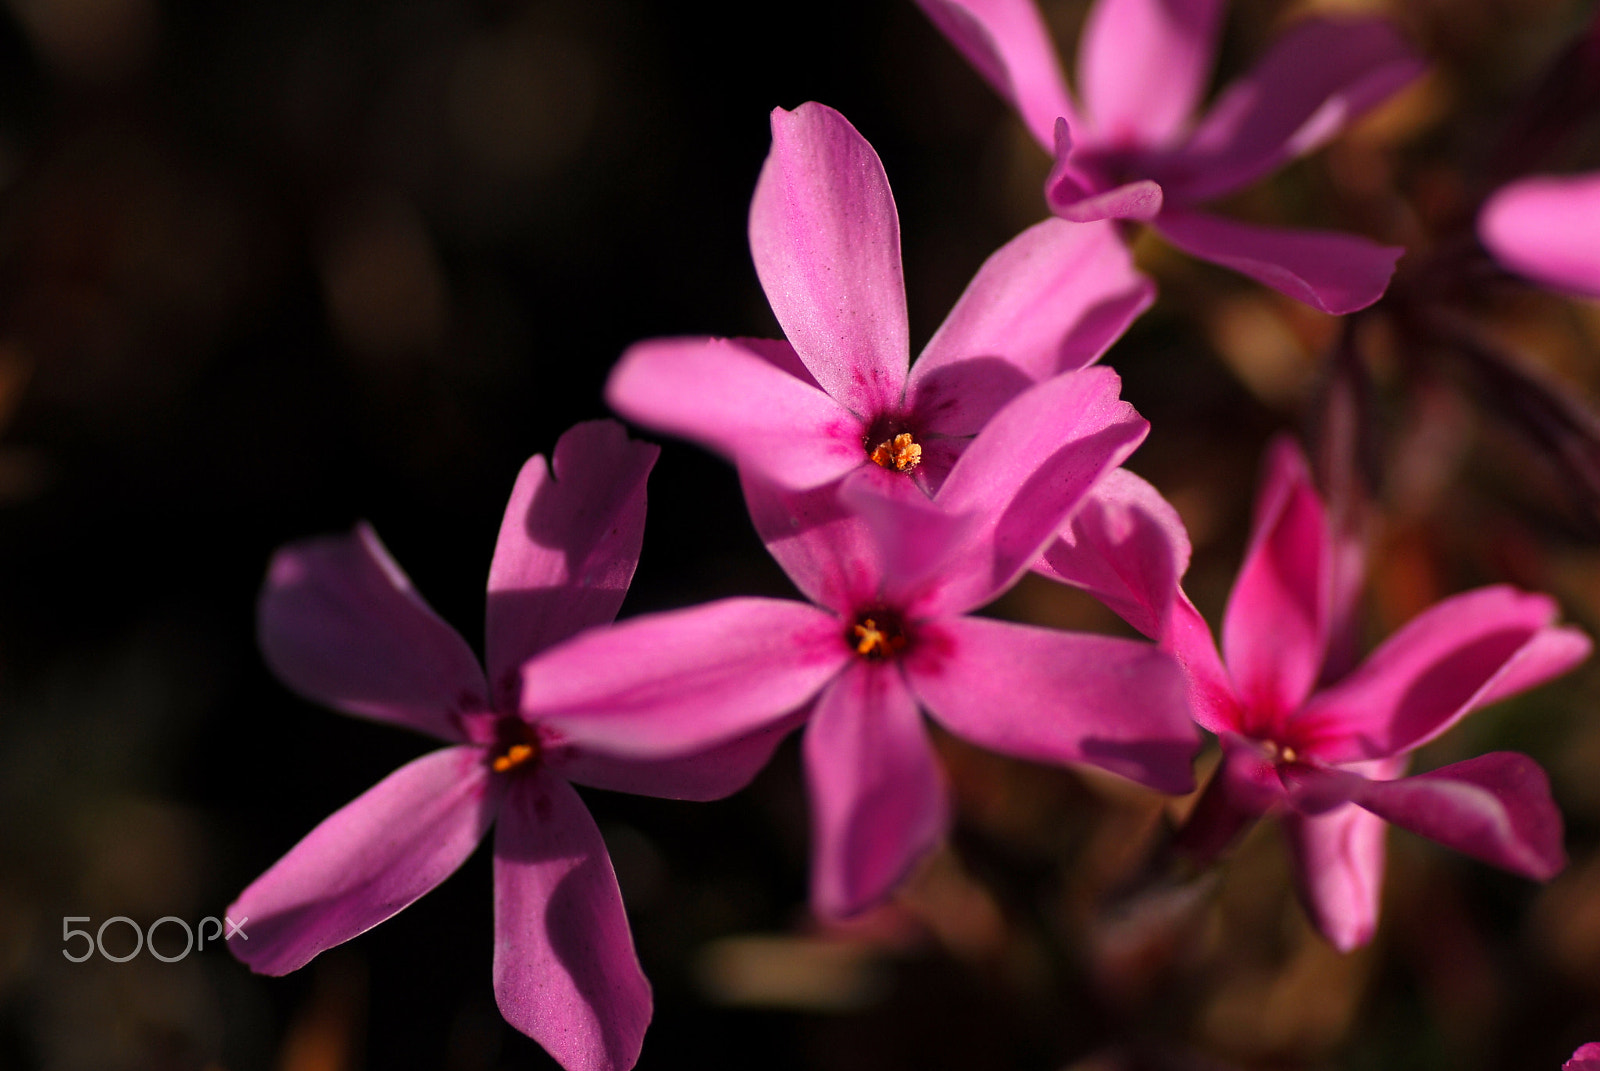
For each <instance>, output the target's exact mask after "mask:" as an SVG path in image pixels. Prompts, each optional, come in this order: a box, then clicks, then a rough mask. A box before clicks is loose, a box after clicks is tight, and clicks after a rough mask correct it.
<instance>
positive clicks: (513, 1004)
mask: <svg viewBox="0 0 1600 1071" xmlns="http://www.w3.org/2000/svg"><path fill="white" fill-rule="evenodd" d="M515 781H516V783H515V785H514V786H513V787H512V789H511V791H510V792H509V793H508V794H507V798H506V805H505V808H504V812H503V813H502V814H501V816H500V828H499V829H498V830H497V831H496V832H495V841H494V938H495V939H494V997H495V1001H496V1003H498V1004H499V1005H500V1014H501V1015H504V1016H505V1017H506V1021H507V1022H508V1023H510V1024H511V1025H512V1026H514V1027H516V1028H517V1029H518V1030H520V1031H522V1032H523V1033H524V1034H527V1035H528V1036H529V1037H531V1038H533V1040H535V1041H537V1042H538V1043H539V1044H540V1045H543V1046H544V1048H545V1051H546V1052H548V1053H549V1054H550V1055H551V1056H553V1057H555V1059H556V1062H557V1063H559V1064H560V1065H561V1066H562V1067H564V1068H566V1069H567V1071H628V1069H629V1068H631V1067H633V1065H634V1064H635V1063H636V1062H637V1061H638V1059H639V1049H640V1047H641V1046H642V1044H643V1042H644V1031H645V1027H647V1026H649V1025H650V1012H651V999H650V983H649V982H648V981H646V980H645V976H644V971H643V970H641V969H640V967H639V957H638V955H637V954H636V953H635V952H634V950H633V935H632V934H631V933H630V932H629V931H628V915H627V913H626V912H625V911H624V910H623V907H622V893H621V892H620V891H619V890H618V889H617V877H616V874H615V873H614V872H613V871H612V869H611V857H610V856H609V855H607V854H606V845H605V841H603V840H602V839H601V838H600V830H598V829H597V828H595V824H594V819H593V818H591V817H590V816H589V811H588V808H586V807H584V805H583V801H582V800H580V799H579V798H578V794H577V793H576V792H574V791H573V790H572V786H570V785H568V784H567V783H566V782H565V781H563V780H561V779H560V778H559V777H554V776H551V775H550V774H549V773H547V772H545V771H540V772H538V773H536V774H535V775H534V776H532V777H519V778H516V779H515Z"/></svg>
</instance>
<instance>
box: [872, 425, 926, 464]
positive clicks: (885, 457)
mask: <svg viewBox="0 0 1600 1071" xmlns="http://www.w3.org/2000/svg"><path fill="white" fill-rule="evenodd" d="M871 456H872V462H873V464H875V465H878V466H880V467H882V468H886V469H894V470H895V471H896V472H910V471H911V470H912V469H914V468H916V467H917V465H918V463H919V462H921V461H922V447H920V446H918V445H917V444H916V443H915V442H913V441H912V439H911V433H910V432H908V431H902V432H901V433H900V434H899V435H896V436H895V437H894V438H892V439H885V440H884V441H883V442H881V443H879V444H878V445H877V446H875V447H873V449H872V455H871Z"/></svg>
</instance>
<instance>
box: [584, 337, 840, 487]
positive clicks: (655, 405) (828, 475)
mask: <svg viewBox="0 0 1600 1071" xmlns="http://www.w3.org/2000/svg"><path fill="white" fill-rule="evenodd" d="M606 400H607V401H608V402H609V403H610V404H611V407H612V408H613V409H615V410H616V411H617V412H619V413H621V414H622V415H623V416H625V417H627V418H628V419H629V420H634V421H638V422H639V423H640V424H643V425H645V426H647V427H650V428H654V429H656V430H657V431H661V432H665V433H666V434H668V435H681V436H683V437H684V438H686V439H693V440H694V441H695V442H698V443H700V444H701V445H703V446H705V447H708V448H709V449H712V450H715V451H716V452H717V453H719V454H721V455H723V456H724V457H726V458H727V459H728V460H730V461H732V462H734V463H735V464H738V465H743V466H747V467H750V468H752V469H753V470H754V471H757V472H760V473H762V474H763V475H765V476H766V477H767V478H768V479H772V480H776V481H777V482H779V483H781V484H783V485H785V486H788V487H815V486H817V485H818V484H823V483H827V482H828V481H830V480H835V479H838V478H839V477H840V476H842V475H844V474H845V473H847V472H849V471H850V470H851V469H854V468H857V467H859V466H860V465H862V464H863V463H864V462H865V461H866V460H867V455H866V451H865V450H864V449H863V448H862V438H863V436H865V435H866V430H867V429H866V425H865V424H864V423H863V422H862V420H861V418H859V417H857V416H855V415H854V414H853V413H851V412H850V411H849V410H847V409H845V408H844V407H843V406H841V405H840V404H839V403H838V402H836V401H834V400H833V399H832V398H830V397H828V396H827V395H826V394H824V393H823V392H822V391H821V390H819V389H817V388H816V387H814V386H812V385H810V384H809V383H806V382H804V381H803V380H800V379H798V378H796V377H795V376H792V375H790V374H789V373H787V372H785V371H783V370H781V369H780V368H778V367H776V366H775V365H774V364H773V363H772V362H771V361H769V360H767V359H765V358H764V357H762V356H759V355H757V354H756V353H754V352H752V351H751V349H750V348H749V345H748V344H747V343H740V342H733V341H729V340H728V339H720V338H709V339H693V338H679V339H652V340H650V341H648V342H640V343H637V344H635V345H633V346H631V347H629V348H628V351H627V352H626V353H624V354H623V355H622V359H621V360H620V361H618V362H617V367H616V368H615V369H614V370H613V371H612V373H611V379H610V380H609V381H608V382H607V384H606Z"/></svg>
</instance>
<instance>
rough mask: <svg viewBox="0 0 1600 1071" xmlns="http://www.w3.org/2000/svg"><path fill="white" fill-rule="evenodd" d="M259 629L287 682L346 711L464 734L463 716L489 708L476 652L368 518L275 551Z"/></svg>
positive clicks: (451, 736) (441, 733) (453, 736)
mask: <svg viewBox="0 0 1600 1071" xmlns="http://www.w3.org/2000/svg"><path fill="white" fill-rule="evenodd" d="M256 630H257V633H258V635H259V637H260V641H261V653H262V656H263V657H265V659H266V661H267V665H269V666H271V667H272V671H273V672H274V673H276V674H277V675H278V679H279V680H281V681H283V683H285V684H287V685H288V686H289V687H290V688H293V689H294V690H295V691H297V692H299V693H300V694H301V695H303V696H305V697H306V698H308V699H313V700H316V701H317V702H319V703H325V704H327V705H328V706H330V707H334V708H335V709H338V710H342V711H344V712H345V713H347V714H356V715H359V716H361V717H364V718H375V719H377V720H379V721H387V722H394V723H396V724H399V725H404V726H406V727H407V728H411V729H417V730H420V731H421V732H425V733H428V734H430V735H432V736H438V737H443V738H444V739H446V740H464V739H465V735H464V734H463V732H462V728H461V725H460V722H459V719H460V717H461V715H462V714H467V713H478V712H482V711H484V710H486V709H487V708H488V695H487V694H486V689H485V688H484V681H483V671H482V670H481V669H479V668H478V660H477V659H476V658H475V657H474V656H473V654H472V650H471V649H470V648H469V647H468V646H467V644H466V641H464V640H462V638H461V636H460V635H459V634H458V633H457V632H456V631H455V630H454V629H452V628H451V627H450V626H449V625H447V624H445V623H444V622H443V621H441V620H440V619H439V617H438V615H437V614H435V613H434V612H433V611H432V610H431V609H430V608H429V607H428V604H427V603H425V602H423V601H422V597H421V596H420V595H418V594H417V593H416V591H415V589H413V588H412V586H411V581H410V579H409V578H407V576H406V574H405V573H404V572H402V571H401V569H400V566H399V565H397V564H395V561H394V559H393V558H391V557H389V552H388V551H387V550H385V549H384V546H383V544H382V543H381V542H379V541H378V534H377V533H376V532H374V531H373V530H372V529H371V528H370V527H369V526H368V525H366V524H358V525H356V527H355V530H354V531H353V532H351V533H350V534H349V535H342V536H324V537H322V538H318V539H307V540H303V541H301V542H298V543H291V544H289V545H288V546H286V547H283V548H282V549H280V550H279V551H278V552H277V553H276V554H275V555H273V557H272V564H271V565H270V566H269V567H268V568H267V580H266V583H265V584H264V585H262V588H261V601H260V603H259V604H258V605H257V607H256Z"/></svg>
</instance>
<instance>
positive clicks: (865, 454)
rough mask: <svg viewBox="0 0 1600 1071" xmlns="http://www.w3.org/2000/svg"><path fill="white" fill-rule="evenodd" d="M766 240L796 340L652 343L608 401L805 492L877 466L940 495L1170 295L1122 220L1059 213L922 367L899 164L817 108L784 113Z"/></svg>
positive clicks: (957, 312)
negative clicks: (1027, 409) (1037, 404)
mask: <svg viewBox="0 0 1600 1071" xmlns="http://www.w3.org/2000/svg"><path fill="white" fill-rule="evenodd" d="M750 251H751V254H752V256H753V258H754V260H755V266H756V274H757V275H758V276H759V278H760V280H761V285H762V288H763V289H764V290H765V291H766V295H767V300H768V301H769V302H770V303H771V305H772V311H773V313H774V314H775V315H776V316H777V319H778V323H779V324H780V325H781V326H782V328H783V332H784V335H785V336H786V341H769V340H764V339H706V338H686V339H655V340H650V341H646V342H641V343H638V344H636V345H635V346H633V347H632V348H630V349H629V350H628V352H627V353H625V354H624V355H623V357H622V360H621V361H620V362H618V365H617V367H616V369H615V370H614V371H613V372H612V375H611V379H610V381H609V383H608V385H607V388H606V397H607V399H608V400H609V401H610V403H611V405H612V407H613V408H615V409H616V410H617V412H619V413H621V414H622V415H624V416H626V417H628V418H629V419H630V420H635V421H638V422H639V423H641V424H644V425H647V426H649V427H652V428H655V429H658V430H660V431H664V432H669V433H671V434H675V435H681V436H684V437H686V438H690V439H693V440H695V441H697V442H700V443H701V444H703V445H705V446H708V447H710V448H711V449H713V450H716V451H718V452H720V453H722V454H723V455H724V456H726V457H728V458H730V459H731V460H733V461H734V462H735V463H736V464H738V466H739V468H740V469H741V470H742V471H745V472H748V473H751V474H755V475H759V476H760V477H762V478H763V479H766V480H770V481H772V482H775V483H778V484H780V485H782V486H785V487H789V488H792V489H797V490H798V489H804V488H808V487H816V486H820V485H822V484H825V483H829V482H831V481H834V480H837V479H839V478H841V477H843V476H845V475H846V474H848V473H851V472H855V471H858V470H863V469H866V470H871V471H872V472H873V473H874V474H875V475H877V476H878V477H879V478H880V479H884V480H893V479H894V478H895V477H896V476H898V475H900V474H904V475H905V476H906V477H908V478H909V479H910V480H911V481H913V482H915V483H916V484H918V485H919V486H921V487H922V488H923V489H924V490H925V491H927V492H928V493H930V494H931V493H932V492H933V491H934V490H936V489H937V488H938V485H939V483H940V481H942V480H943V479H944V476H945V474H946V473H948V472H949V471H950V466H951V465H952V464H953V463H954V462H955V459H956V457H957V456H958V455H959V454H960V452H961V450H962V449H963V448H964V447H965V445H966V442H967V441H968V440H969V439H970V438H971V437H972V436H973V435H974V434H976V433H977V432H978V430H979V429H980V428H982V427H983V425H984V423H985V422H986V421H987V420H988V419H989V417H990V416H991V415H992V414H993V413H994V412H995V411H996V410H997V409H999V408H1000V406H1002V405H1003V404H1005V402H1006V401H1008V400H1009V399H1011V398H1012V397H1014V396H1016V395H1017V394H1018V393H1020V392H1021V391H1022V390H1024V389H1026V388H1027V387H1029V386H1031V385H1032V384H1034V383H1036V382H1038V381H1040V380H1042V379H1046V378H1048V377H1050V376H1053V375H1056V374H1058V373H1061V372H1065V371H1070V370H1073V369H1078V368H1082V367H1085V366H1086V365H1089V364H1090V363H1092V362H1093V361H1095V360H1096V359H1097V358H1098V357H1099V356H1100V355H1101V354H1102V353H1103V352H1104V351H1105V349H1106V348H1107V347H1108V346H1110V345H1111V343H1112V342H1113V341H1115V340H1116V339H1117V338H1118V337H1119V336H1120V335H1121V334H1122V332H1123V330H1124V329H1125V328H1126V327H1127V325H1128V324H1129V323H1130V322H1131V321H1132V320H1133V319H1134V318H1135V317H1136V316H1138V314H1139V313H1141V312H1142V311H1144V309H1145V308H1146V307H1148V306H1149V304H1150V302H1151V300H1152V299H1153V294H1154V290H1153V288H1152V286H1151V284H1150V282H1149V281H1148V280H1146V279H1145V278H1144V277H1143V276H1141V275H1139V274H1138V272H1136V271H1135V270H1134V269H1133V265H1132V262H1131V260H1130V258H1129V256H1128V253H1127V250H1126V249H1124V248H1123V246H1122V244H1121V242H1120V241H1119V240H1118V238H1117V236H1116V234H1115V233H1114V232H1113V231H1112V229H1111V225H1110V224H1096V225H1094V226H1092V227H1074V226H1072V225H1071V224H1067V223H1064V222H1062V221H1061V220H1046V221H1045V222H1043V223H1040V224H1038V225H1037V226H1034V227H1032V228H1030V229H1029V230H1027V231H1024V232H1023V233H1022V234H1021V235H1019V236H1018V237H1017V238H1015V239H1013V240H1012V241H1011V242H1009V243H1008V244H1007V245H1005V246H1004V247H1003V248H1001V249H1000V250H999V251H998V252H996V253H995V254H994V255H993V256H991V257H990V258H989V260H988V261H987V262H986V263H985V264H984V265H983V266H982V268H981V269H980V270H979V272H978V274H977V276H976V277H975V278H974V279H973V280H972V283H971V284H970V285H969V286H968V287H967V290H966V292H965V293H964V294H963V295H962V296H961V299H960V300H959V301H958V302H957V304H956V307H955V308H954V309H953V310H952V311H951V313H950V315H949V317H948V318H947V319H946V320H945V322H944V324H943V325H942V326H941V327H940V328H939V330H938V332H936V333H935V335H934V336H933V338H932V340H930V341H929V343H928V346H927V348H926V349H925V350H923V352H922V355H921V356H920V357H919V358H918V359H917V361H916V363H915V364H914V365H912V364H911V362H910V349H909V343H908V335H909V330H908V327H907V320H906V299H905V283H904V280H903V278H902V276H901V265H900V224H899V218H898V216H897V214H896V211H895V204H894V198H893V197H892V196H891V194H890V192H889V183H888V180H887V178H886V177H885V175H884V171H883V165H882V163H881V162H880V161H879V159H878V155H877V153H876V152H874V151H873V149H872V146H871V145H869V144H868V143H867V140H866V139H865V138H863V137H862V136H861V135H860V134H859V133H858V132H857V131H856V129H855V128H854V127H853V126H851V125H850V123H849V121H848V120H846V119H845V118H844V116H842V115H840V114H839V113H838V112H836V111H834V110H833V109H832V108H829V107H826V106H824V105H821V104H816V103H809V104H803V105H801V106H800V107H798V108H796V109H795V110H794V111H792V112H789V111H784V110H783V109H781V108H779V109H777V110H775V111H774V112H773V113H772V150H771V152H770V153H769V154H768V156H767V160H766V163H765V165H764V166H763V167H762V169H761V176H760V178H759V179H758V180H757V183H756V191H755V196H754V198H753V199H752V201H751V205H750ZM901 482H903V481H901Z"/></svg>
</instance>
